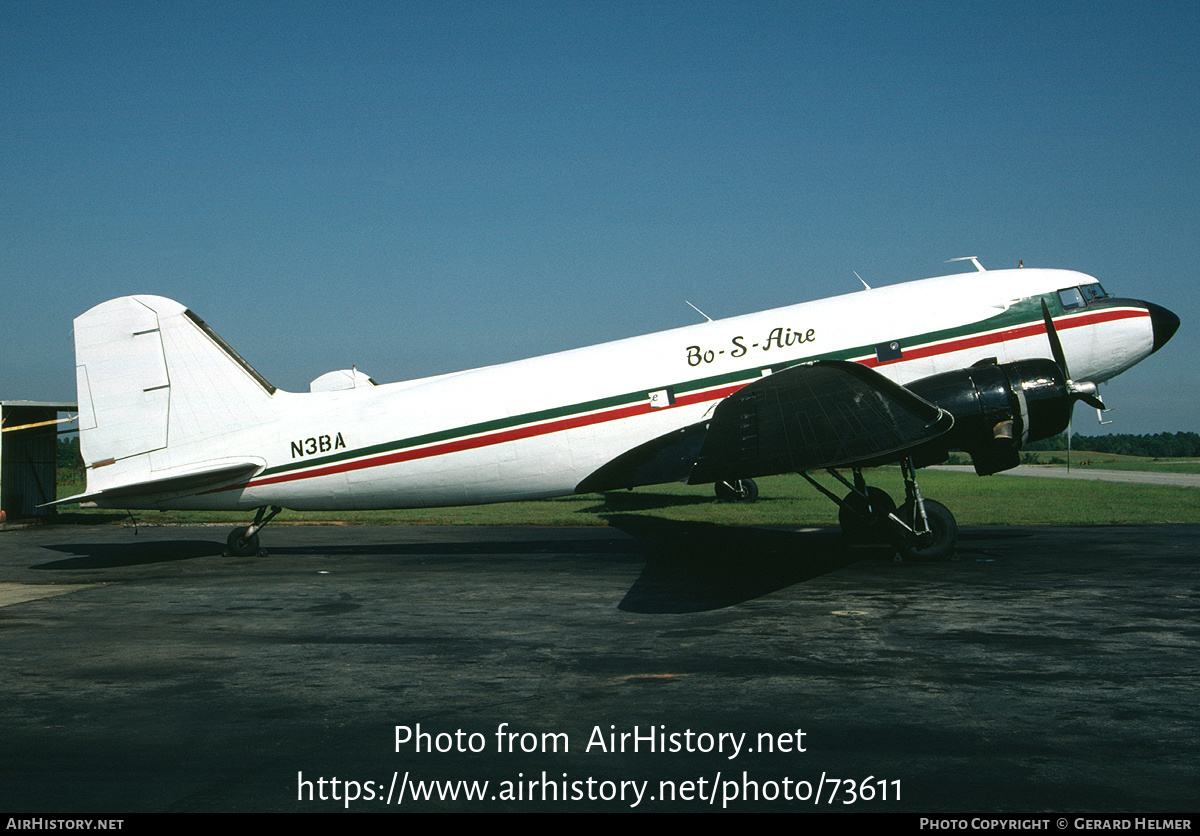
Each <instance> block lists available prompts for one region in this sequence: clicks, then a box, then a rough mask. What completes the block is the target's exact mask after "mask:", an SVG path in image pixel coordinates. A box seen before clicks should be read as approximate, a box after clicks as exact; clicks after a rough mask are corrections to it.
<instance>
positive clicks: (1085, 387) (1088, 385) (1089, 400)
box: [1042, 299, 1107, 472]
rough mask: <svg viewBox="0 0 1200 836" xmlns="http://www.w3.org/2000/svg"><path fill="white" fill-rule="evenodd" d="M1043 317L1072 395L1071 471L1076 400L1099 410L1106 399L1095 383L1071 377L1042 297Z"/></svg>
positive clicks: (1070, 422) (1069, 459)
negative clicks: (1075, 379)
mask: <svg viewBox="0 0 1200 836" xmlns="http://www.w3.org/2000/svg"><path fill="white" fill-rule="evenodd" d="M1042 319H1043V320H1045V322H1046V338H1047V339H1048V340H1050V353H1051V354H1053V355H1054V362H1055V363H1058V367H1059V368H1060V369H1062V373H1063V377H1065V378H1066V379H1067V392H1068V393H1069V394H1070V396H1071V406H1070V410H1071V412H1070V414H1069V415H1068V416H1067V472H1070V470H1071V425H1072V424H1073V423H1074V417H1075V401H1083V402H1084V403H1085V404H1087V405H1088V406H1094V407H1095V408H1096V409H1099V410H1103V409H1107V407H1105V406H1104V401H1102V400H1100V395H1099V394H1097V389H1096V384H1095V383H1092V382H1091V381H1090V380H1081V381H1078V382H1076V381H1074V380H1072V379H1071V371H1070V369H1068V368H1067V355H1066V352H1064V351H1063V347H1062V340H1060V339H1059V338H1058V329H1057V328H1055V327H1054V319H1053V317H1051V316H1050V308H1049V306H1047V305H1046V300H1045V299H1042Z"/></svg>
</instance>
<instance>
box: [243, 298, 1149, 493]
mask: <svg viewBox="0 0 1200 836" xmlns="http://www.w3.org/2000/svg"><path fill="white" fill-rule="evenodd" d="M1142 316H1149V314H1148V313H1147V312H1146V311H1141V310H1128V309H1126V310H1119V309H1111V310H1103V311H1097V312H1096V313H1091V314H1084V315H1082V316H1074V317H1070V318H1066V319H1063V320H1061V321H1059V322H1057V323H1055V324H1056V327H1057V328H1058V329H1059V330H1060V331H1061V330H1063V329H1065V328H1079V327H1081V326H1084V325H1093V324H1096V323H1100V322H1113V321H1116V320H1120V319H1132V318H1136V317H1142ZM1045 333H1046V326H1045V324H1044V323H1040V322H1039V323H1035V324H1032V325H1022V326H1019V327H1016V328H1009V329H1007V330H1005V331H996V332H993V333H991V334H979V335H974V336H969V337H962V338H960V339H956V340H949V341H947V342H942V343H932V344H930V345H927V346H921V347H919V348H915V349H905V353H904V356H903V357H902V358H900V359H899V360H890V361H887V363H900V362H904V361H907V360H917V359H921V358H924V357H935V356H937V355H940V354H950V353H952V352H955V351H962V350H964V349H968V348H978V347H979V346H984V345H993V344H995V343H1001V342H1007V341H1008V340H1017V339H1022V338H1024V337H1033V336H1037V335H1039V334H1045ZM856 362H859V363H862V365H864V366H869V367H875V366H880V365H886V364H885V363H880V362H879V360H878V359H876V358H875V357H866V358H862V359H859V360H857V361H856ZM746 385H747V384H746V383H739V384H736V385H734V386H726V387H722V388H720V389H711V390H708V391H705V392H699V393H693V394H690V395H680V396H679V397H677V398H676V401H675V406H690V405H692V404H698V403H706V402H708V401H716V400H721V399H722V398H725V397H728V396H729V395H732V394H733V393H734V392H736V391H737V390H739V389H741V388H742V387H743V386H746ZM653 411H654V408H653V407H651V406H650V404H649V402H645V403H638V404H633V405H631V406H623V407H619V408H617V409H612V410H609V411H607V412H594V413H591V414H588V415H577V416H574V417H571V418H560V419H557V420H554V421H548V422H546V423H543V424H530V425H527V426H524V427H516V428H514V429H511V430H502V431H499V432H494V433H488V434H486V435H480V436H475V437H473V438H461V439H457V440H454V441H446V442H442V443H440V444H433V445H430V446H428V447H419V448H416V449H412V450H398V451H396V452H394V453H387V454H385V455H382V456H375V457H374V458H370V459H359V460H356V461H348V462H340V463H338V464H332V465H328V466H326V467H319V468H315V469H313V470H304V471H299V472H296V473H286V474H281V475H279V476H271V477H268V478H266V479H253V480H251V481H250V482H247V483H245V484H243V485H234V486H232V487H229V488H222V489H221V490H222V491H226V490H236V489H238V488H245V487H260V486H262V485H276V484H279V483H281V482H294V481H296V480H299V479H310V478H314V477H318V476H331V475H334V474H337V473H346V472H349V471H352V470H365V469H367V468H370V467H380V466H382V465H388V464H397V463H399V462H408V461H416V460H417V459H428V458H432V457H434V456H441V455H445V454H447V453H458V452H462V451H464V450H475V449H478V448H480V447H488V446H490V445H492V444H503V443H505V442H508V441H519V440H521V439H524V438H534V437H536V436H539V435H550V434H551V433H556V432H562V431H564V430H573V429H578V428H579V427H588V426H593V425H596V424H604V423H607V422H609V421H619V420H621V419H623V418H632V417H633V416H635V415H646V414H648V413H650V412H653Z"/></svg>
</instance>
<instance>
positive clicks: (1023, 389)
mask: <svg viewBox="0 0 1200 836" xmlns="http://www.w3.org/2000/svg"><path fill="white" fill-rule="evenodd" d="M907 388H909V389H911V390H912V391H913V392H915V393H916V394H917V395H919V396H921V397H922V398H924V399H925V400H927V401H930V402H931V403H934V404H937V405H938V406H940V407H941V408H942V409H944V410H946V411H947V412H949V413H950V414H951V415H953V416H954V428H953V429H952V430H950V432H949V433H947V434H946V435H945V436H943V437H942V438H939V439H938V445H939V446H944V448H945V449H947V450H949V449H955V448H957V449H961V450H966V451H967V453H969V454H970V455H971V461H972V462H973V463H974V465H975V472H976V473H978V474H979V475H981V476H987V475H989V474H991V473H998V472H999V471H1001V470H1008V469H1009V468H1010V467H1016V466H1017V465H1018V464H1020V462H1021V458H1020V450H1021V447H1022V446H1023V445H1024V444H1026V443H1027V442H1030V441H1039V440H1041V439H1043V438H1050V437H1051V436H1054V435H1057V434H1058V433H1060V432H1062V431H1063V430H1065V429H1066V428H1067V424H1068V422H1069V421H1070V418H1071V405H1072V398H1071V395H1070V393H1069V392H1068V390H1067V379H1066V376H1065V375H1064V374H1063V371H1062V369H1061V368H1059V366H1058V364H1057V363H1055V362H1054V361H1053V360H1045V359H1036V360H1020V361H1018V362H1016V363H1004V364H998V363H996V362H994V361H992V362H984V363H977V364H976V365H974V366H971V367H970V368H969V369H959V370H958V371H953V372H945V373H943V374H935V375H933V376H932V377H925V378H921V379H920V380H915V381H913V382H912V383H909V384H908V386H907Z"/></svg>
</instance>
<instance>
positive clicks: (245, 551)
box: [225, 505, 283, 557]
mask: <svg viewBox="0 0 1200 836" xmlns="http://www.w3.org/2000/svg"><path fill="white" fill-rule="evenodd" d="M282 510H283V509H282V508H280V507H279V506H278V505H272V506H271V513H270V514H268V513H267V506H266V505H264V506H262V507H261V508H259V509H258V513H257V514H255V515H254V522H252V523H251V524H250V525H248V526H242V527H240V528H235V529H234V530H233V531H231V532H229V537H228V539H226V541H225V548H226V552H225V554H226V556H229V557H254V556H255V555H258V554H263V551H262V550H261V549H259V547H258V531H259V529H261V528H262V527H263V526H264V525H266V524H267V523H269V522H270V521H271V520H273V519H275V515H276V514H278V513H279V512H280V511H282Z"/></svg>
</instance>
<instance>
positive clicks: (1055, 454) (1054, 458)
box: [950, 450, 1200, 473]
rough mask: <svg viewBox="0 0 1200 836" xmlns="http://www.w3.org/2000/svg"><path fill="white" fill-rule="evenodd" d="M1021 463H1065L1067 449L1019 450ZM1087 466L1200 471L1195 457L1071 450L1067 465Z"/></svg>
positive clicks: (965, 459) (962, 457)
mask: <svg viewBox="0 0 1200 836" xmlns="http://www.w3.org/2000/svg"><path fill="white" fill-rule="evenodd" d="M950 459H951V461H950V463H951V464H970V463H971V459H970V457H969V456H967V455H966V454H965V453H954V454H952V455H951V457H950ZM1021 464H1044V465H1054V466H1058V467H1066V464H1067V452H1066V451H1065V450H1054V451H1050V452H1046V451H1039V452H1035V453H1022V454H1021ZM1077 467H1078V468H1085V467H1090V468H1094V469H1101V470H1143V471H1149V472H1151V473H1200V460H1197V459H1151V458H1146V457H1144V456H1122V455H1120V454H1119V453H1094V452H1091V451H1089V450H1072V451H1071V469H1072V470H1074V469H1075V468H1077Z"/></svg>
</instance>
